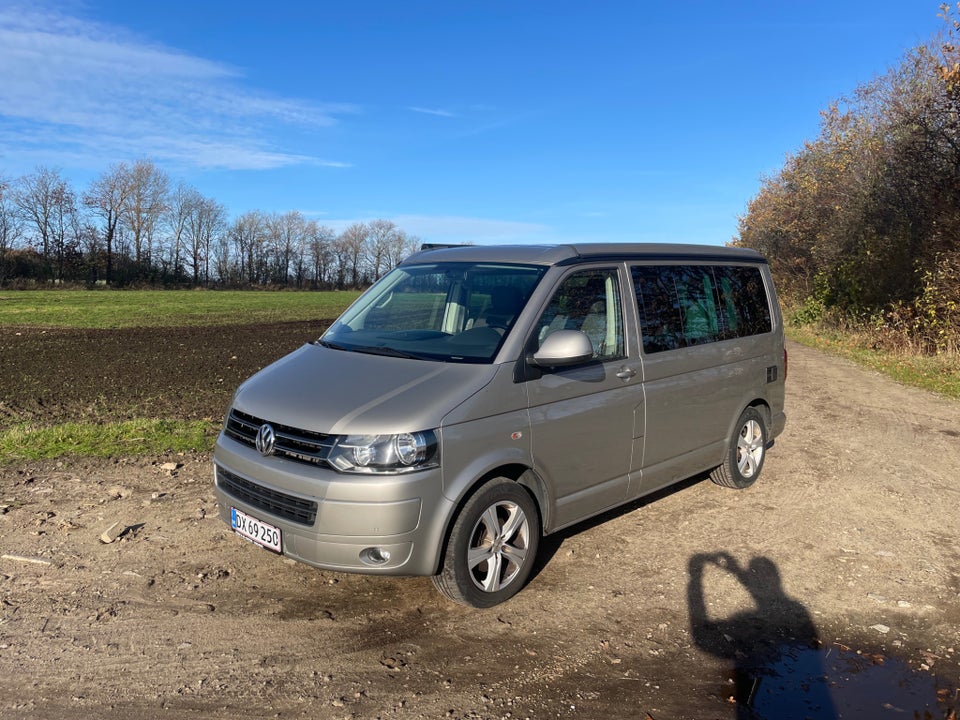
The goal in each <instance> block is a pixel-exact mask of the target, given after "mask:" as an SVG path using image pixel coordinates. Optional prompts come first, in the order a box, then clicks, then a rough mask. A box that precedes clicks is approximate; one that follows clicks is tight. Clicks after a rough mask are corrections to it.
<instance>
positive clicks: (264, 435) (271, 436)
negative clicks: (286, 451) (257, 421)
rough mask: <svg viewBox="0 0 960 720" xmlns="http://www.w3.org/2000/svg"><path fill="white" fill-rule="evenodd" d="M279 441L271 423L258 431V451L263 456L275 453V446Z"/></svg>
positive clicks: (265, 424)
mask: <svg viewBox="0 0 960 720" xmlns="http://www.w3.org/2000/svg"><path fill="white" fill-rule="evenodd" d="M276 441H277V435H276V433H275V432H274V431H273V426H271V425H270V423H264V424H263V425H261V426H260V429H259V430H258V431H257V450H259V451H260V454H261V455H270V454H272V453H273V444H274V443H275V442H276Z"/></svg>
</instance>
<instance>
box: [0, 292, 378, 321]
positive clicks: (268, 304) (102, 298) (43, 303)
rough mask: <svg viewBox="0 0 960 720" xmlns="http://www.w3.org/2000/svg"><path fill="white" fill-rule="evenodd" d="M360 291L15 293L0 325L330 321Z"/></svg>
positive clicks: (1, 305) (4, 295) (3, 301)
mask: <svg viewBox="0 0 960 720" xmlns="http://www.w3.org/2000/svg"><path fill="white" fill-rule="evenodd" d="M359 295H360V293H359V291H353V290H344V291H336V292H265V291H258V290H18V291H3V292H0V327H3V326H14V327H16V326H23V327H42V328H84V329H106V328H128V327H180V326H184V325H186V326H204V325H245V324H258V323H270V322H298V321H310V320H318V319H328V318H335V317H337V316H338V315H340V313H341V312H343V310H344V309H345V308H346V307H347V306H348V305H349V304H350V303H352V302H353V301H354V300H355V299H356V298H357V297H359Z"/></svg>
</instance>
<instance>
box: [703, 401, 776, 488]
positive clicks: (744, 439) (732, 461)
mask: <svg viewBox="0 0 960 720" xmlns="http://www.w3.org/2000/svg"><path fill="white" fill-rule="evenodd" d="M766 456H767V424H766V422H765V421H764V419H763V415H762V414H761V413H760V411H759V410H757V409H756V408H752V407H748V408H747V409H746V410H744V411H743V414H742V415H740V419H739V420H738V421H737V425H736V431H735V432H734V434H733V437H732V438H730V447H729V448H728V449H727V457H726V459H725V460H724V461H723V464H722V465H720V466H719V467H716V468H714V470H713V472H711V473H710V479H711V480H713V481H714V482H715V483H716V484H717V485H722V486H723V487H729V488H736V489H738V490H741V489H743V488H748V487H750V486H751V485H753V483H754V482H756V480H757V477H758V476H759V475H760V471H761V470H762V469H763V461H764V459H765V458H766Z"/></svg>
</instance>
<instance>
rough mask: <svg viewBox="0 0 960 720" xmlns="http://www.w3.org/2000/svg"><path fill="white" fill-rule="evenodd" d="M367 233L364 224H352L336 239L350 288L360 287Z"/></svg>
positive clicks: (368, 231)
mask: <svg viewBox="0 0 960 720" xmlns="http://www.w3.org/2000/svg"><path fill="white" fill-rule="evenodd" d="M369 233H370V230H369V228H368V227H367V225H366V224H365V223H354V224H353V225H351V226H350V227H348V228H347V229H346V230H344V231H343V232H342V233H340V237H339V238H338V240H339V244H340V245H341V247H340V250H341V252H342V253H343V255H344V257H345V259H346V264H347V269H348V270H349V273H350V285H351V287H355V288H356V287H360V285H361V280H362V277H361V270H362V269H363V258H364V252H365V250H366V246H367V237H368V236H369Z"/></svg>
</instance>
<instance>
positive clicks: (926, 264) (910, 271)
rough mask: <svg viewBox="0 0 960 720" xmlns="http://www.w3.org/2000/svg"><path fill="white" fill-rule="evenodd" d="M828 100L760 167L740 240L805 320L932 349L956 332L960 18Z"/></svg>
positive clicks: (952, 14) (945, 9)
mask: <svg viewBox="0 0 960 720" xmlns="http://www.w3.org/2000/svg"><path fill="white" fill-rule="evenodd" d="M957 11H960V3H958V5H957V7H956V9H954V8H951V7H949V6H947V5H943V6H941V17H942V18H943V20H944V28H943V29H942V31H941V32H940V33H938V34H937V35H936V36H935V37H934V38H932V39H931V40H930V41H929V42H928V43H927V44H925V45H923V46H921V47H918V48H915V49H914V50H912V51H910V52H909V53H907V54H906V55H905V56H904V58H903V59H902V60H901V61H900V62H899V63H898V64H897V65H896V66H894V67H892V68H891V69H890V70H889V71H888V72H886V74H884V75H882V76H880V77H877V78H876V79H874V80H873V81H871V82H869V83H866V84H863V85H861V86H860V87H858V88H857V89H856V91H855V93H854V94H853V95H852V97H850V98H845V99H844V100H843V101H841V102H838V103H835V104H832V105H831V106H830V107H829V108H828V109H827V110H825V111H824V112H822V114H821V115H822V120H821V126H820V134H819V137H817V138H816V139H815V140H812V141H809V142H807V143H805V144H804V146H803V147H802V148H801V149H800V150H799V151H797V152H796V153H794V154H792V155H790V156H788V158H787V160H786V162H785V164H784V166H783V168H782V169H781V170H780V171H779V172H778V173H777V174H776V175H774V176H772V177H769V178H765V179H764V180H763V182H762V185H761V189H760V191H759V193H758V194H757V195H756V196H755V197H754V198H753V199H752V200H751V201H750V203H749V205H748V208H747V211H746V213H745V214H744V215H743V216H742V217H741V218H740V220H739V234H738V237H737V238H735V240H734V243H735V244H739V245H743V246H747V247H753V248H756V249H758V250H760V251H761V252H762V253H764V254H765V255H766V256H767V257H768V258H769V259H770V262H771V266H772V268H773V270H774V274H775V276H776V279H777V281H778V283H779V286H780V288H781V292H782V294H783V295H784V296H785V298H786V299H787V302H788V303H789V304H792V305H794V306H799V308H800V309H799V312H798V313H797V316H796V318H797V319H798V320H800V321H804V320H820V319H823V318H825V317H826V318H828V319H834V320H837V319H840V318H842V319H844V321H846V322H851V323H854V324H856V325H858V326H859V327H867V328H868V329H872V330H874V331H877V334H878V336H880V337H881V338H885V339H889V340H890V341H891V342H895V343H898V344H899V345H900V346H903V345H904V344H907V345H909V346H910V347H912V348H914V349H919V350H922V351H925V352H944V351H953V352H955V351H957V350H958V344H960V342H958V338H960V40H958V38H960V21H958V20H957V19H956V14H957Z"/></svg>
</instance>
